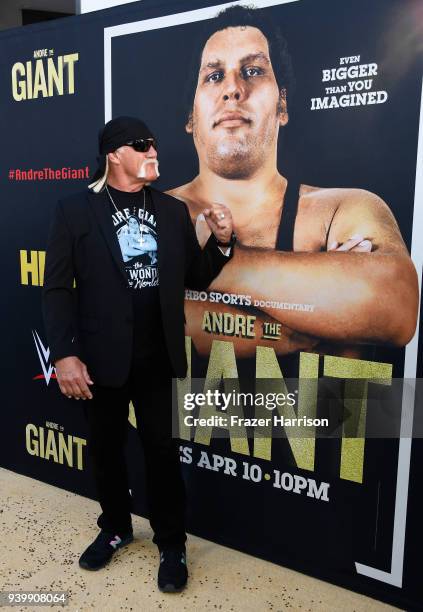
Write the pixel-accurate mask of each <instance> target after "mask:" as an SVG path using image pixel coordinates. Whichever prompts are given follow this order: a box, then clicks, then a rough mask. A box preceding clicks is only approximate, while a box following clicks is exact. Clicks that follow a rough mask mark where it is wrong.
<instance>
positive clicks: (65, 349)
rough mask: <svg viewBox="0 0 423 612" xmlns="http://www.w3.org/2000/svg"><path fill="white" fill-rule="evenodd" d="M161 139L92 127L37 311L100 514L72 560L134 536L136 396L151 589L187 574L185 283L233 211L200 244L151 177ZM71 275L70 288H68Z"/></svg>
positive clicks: (210, 257)
mask: <svg viewBox="0 0 423 612" xmlns="http://www.w3.org/2000/svg"><path fill="white" fill-rule="evenodd" d="M156 149H157V147H156V143H155V140H154V137H153V135H152V134H151V132H150V131H149V129H148V128H147V126H146V125H145V124H144V123H143V122H142V121H140V120H138V119H135V118H131V117H118V118H116V119H113V120H112V121H109V123H107V124H106V125H105V127H104V128H103V130H102V131H101V132H100V136H99V150H100V156H101V158H100V159H101V162H100V167H99V170H98V171H97V173H96V175H95V176H94V179H95V180H94V182H93V183H92V184H91V185H90V188H91V189H92V191H91V192H90V191H88V192H86V193H81V194H77V195H74V196H71V197H69V198H67V199H65V200H62V201H60V202H59V203H58V206H57V208H56V211H55V215H54V218H53V222H52V226H51V229H50V235H49V239H48V244H47V256H46V267H45V279H44V290H43V313H44V319H45V326H46V331H47V337H48V342H49V345H50V349H51V358H52V361H53V363H54V364H55V367H56V373H57V380H58V383H59V386H60V390H61V391H62V393H63V394H64V395H66V397H68V398H75V399H83V400H86V399H88V400H89V401H88V402H87V403H86V404H85V405H84V408H85V414H86V417H87V420H88V423H89V451H90V455H91V458H92V464H93V468H94V475H95V480H96V485H97V490H98V496H99V501H100V504H101V509H102V514H101V515H100V517H99V518H98V521H97V524H98V526H99V527H100V528H101V531H100V533H99V534H98V536H97V538H96V539H95V540H94V542H93V543H92V544H91V545H90V546H89V547H88V548H87V549H86V550H85V552H84V553H83V554H82V556H81V558H80V560H79V564H80V566H81V567H83V568H85V569H89V570H97V569H100V568H101V567H103V566H104V565H105V564H106V563H107V562H108V561H109V560H110V559H111V557H112V555H113V553H114V552H115V551H116V550H117V549H118V548H120V547H122V546H124V545H125V544H127V543H129V542H130V541H132V539H133V534H132V525H131V514H130V512H131V497H130V493H129V485H128V480H127V471H126V466H125V459H124V444H125V439H126V435H127V429H128V409H129V402H130V400H132V402H133V404H134V410H135V415H136V420H137V427H138V432H139V435H140V437H141V440H142V443H143V449H144V455H145V471H146V486H147V500H148V505H149V512H150V523H151V526H152V528H153V531H154V538H153V541H154V542H155V543H156V544H157V546H158V548H159V550H160V566H159V574H158V585H159V588H160V589H161V590H163V591H178V590H181V589H182V588H184V586H185V584H186V581H187V569H186V558H185V541H186V534H185V526H184V510H185V494H184V485H183V481H182V477H181V473H180V465H179V456H178V448H177V443H176V440H174V439H173V438H172V420H171V399H172V397H171V388H172V387H171V383H172V377H173V376H177V377H185V376H186V369H187V363H186V356H185V344H184V303H183V298H184V287H185V286H188V287H194V288H202V289H205V288H207V287H208V286H209V284H210V283H211V281H212V280H213V278H214V277H215V276H216V275H217V274H218V273H219V272H220V270H221V269H222V267H223V266H224V264H225V263H226V262H227V261H228V260H229V259H230V257H231V255H232V253H231V246H232V243H233V241H234V236H233V233H232V218H231V213H230V211H229V210H228V209H227V208H226V207H225V206H221V205H213V206H210V207H208V208H207V209H205V210H204V211H203V213H204V216H205V218H206V219H207V223H208V226H209V227H210V230H211V232H212V234H211V236H210V239H209V240H208V241H207V244H206V245H205V246H204V249H203V250H202V249H201V248H200V246H199V244H198V241H197V238H196V236H195V231H194V227H193V225H192V223H191V219H190V216H189V213H188V209H187V207H186V205H184V204H183V203H182V202H180V201H178V200H176V199H175V198H173V197H171V196H168V195H165V194H162V193H160V192H159V191H156V190H154V189H152V188H150V187H148V185H149V184H150V183H151V182H152V181H154V180H156V179H157V177H158V175H159V173H158V161H157V150H156ZM74 279H75V281H76V289H75V288H74Z"/></svg>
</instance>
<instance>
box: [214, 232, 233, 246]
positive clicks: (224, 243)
mask: <svg viewBox="0 0 423 612" xmlns="http://www.w3.org/2000/svg"><path fill="white" fill-rule="evenodd" d="M215 238H216V236H215ZM216 242H217V245H218V246H220V247H224V248H228V247H231V246H233V245H234V244H235V242H236V236H235V232H232V234H231V237H230V239H229V241H228V242H221V241H220V240H218V239H217V238H216Z"/></svg>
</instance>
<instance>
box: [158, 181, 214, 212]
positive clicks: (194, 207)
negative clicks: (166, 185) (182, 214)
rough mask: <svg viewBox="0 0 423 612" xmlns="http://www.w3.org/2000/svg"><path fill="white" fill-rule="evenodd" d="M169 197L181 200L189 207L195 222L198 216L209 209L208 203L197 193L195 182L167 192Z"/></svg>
mask: <svg viewBox="0 0 423 612" xmlns="http://www.w3.org/2000/svg"><path fill="white" fill-rule="evenodd" d="M165 193H167V194H168V195H170V196H172V197H173V198H176V199H177V200H180V201H181V202H183V203H184V204H186V205H187V207H188V210H189V214H190V216H191V219H192V220H193V221H195V219H196V218H197V216H198V215H199V214H200V213H201V212H202V211H203V210H204V208H206V207H207V205H208V203H207V202H204V201H203V199H202V198H201V197H200V195H199V194H197V193H196V190H195V186H194V184H193V181H191V182H190V183H186V184H185V185H181V186H179V187H173V188H172V189H169V190H168V191H166V192H165Z"/></svg>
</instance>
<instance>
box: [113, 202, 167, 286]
mask: <svg viewBox="0 0 423 612" xmlns="http://www.w3.org/2000/svg"><path fill="white" fill-rule="evenodd" d="M113 225H114V226H115V228H116V235H117V238H118V241H119V245H120V250H121V251H122V257H123V262H124V264H125V269H126V273H127V276H128V284H129V286H130V287H132V289H144V288H145V287H157V286H158V284H159V274H158V269H157V232H156V229H155V228H156V220H155V217H154V214H152V213H150V212H149V211H148V210H145V219H144V218H143V209H142V208H140V207H138V206H131V209H129V208H123V209H121V210H120V211H119V212H118V213H115V214H114V215H113Z"/></svg>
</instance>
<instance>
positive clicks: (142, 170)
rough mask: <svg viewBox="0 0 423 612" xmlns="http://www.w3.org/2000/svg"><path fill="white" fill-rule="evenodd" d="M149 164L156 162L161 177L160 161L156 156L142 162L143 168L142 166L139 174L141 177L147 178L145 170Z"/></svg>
mask: <svg viewBox="0 0 423 612" xmlns="http://www.w3.org/2000/svg"><path fill="white" fill-rule="evenodd" d="M147 164H154V169H155V171H156V174H157V176H158V177H159V176H160V173H159V161H158V160H157V159H156V158H154V159H153V158H151V159H145V160H144V161H143V162H142V164H141V168H140V170H139V174H138V176H139V178H145V171H146V167H147Z"/></svg>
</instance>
